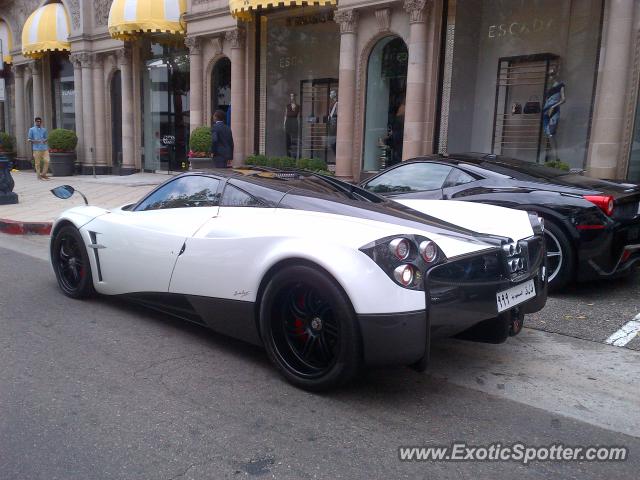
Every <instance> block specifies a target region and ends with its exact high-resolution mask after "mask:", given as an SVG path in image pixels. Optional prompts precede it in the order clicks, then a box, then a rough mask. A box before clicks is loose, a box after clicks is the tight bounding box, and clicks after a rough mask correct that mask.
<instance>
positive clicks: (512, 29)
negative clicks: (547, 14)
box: [488, 18, 553, 39]
mask: <svg viewBox="0 0 640 480" xmlns="http://www.w3.org/2000/svg"><path fill="white" fill-rule="evenodd" d="M552 26H553V19H552V18H548V19H542V18H534V19H533V20H532V21H525V22H510V23H499V24H496V25H490V26H489V33H488V37H489V38H490V39H493V38H502V37H507V36H510V37H522V36H525V35H530V34H532V33H540V32H545V31H547V30H550V29H551V27H552Z"/></svg>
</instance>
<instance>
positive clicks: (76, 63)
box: [69, 54, 84, 164]
mask: <svg viewBox="0 0 640 480" xmlns="http://www.w3.org/2000/svg"><path fill="white" fill-rule="evenodd" d="M69 59H70V60H71V63H72V64H73V100H74V111H75V115H76V135H77V136H78V146H77V147H76V158H77V163H78V164H82V162H83V159H84V121H83V116H82V64H81V62H80V56H79V55H77V54H73V55H71V56H70V58H69Z"/></svg>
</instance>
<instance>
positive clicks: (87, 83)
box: [79, 53, 96, 173]
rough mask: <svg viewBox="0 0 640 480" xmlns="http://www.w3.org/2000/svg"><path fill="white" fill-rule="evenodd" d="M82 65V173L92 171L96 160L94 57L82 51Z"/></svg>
mask: <svg viewBox="0 0 640 480" xmlns="http://www.w3.org/2000/svg"><path fill="white" fill-rule="evenodd" d="M79 57H80V65H81V67H82V119H83V120H84V129H83V130H84V131H83V133H84V138H83V142H82V143H83V144H84V159H83V161H84V163H83V171H82V173H89V172H91V171H92V166H93V162H94V160H95V156H94V155H95V141H96V137H95V129H94V122H93V119H94V116H93V98H92V95H91V92H93V82H92V72H91V66H92V64H93V58H92V56H91V55H90V54H88V53H82V54H80V55H79Z"/></svg>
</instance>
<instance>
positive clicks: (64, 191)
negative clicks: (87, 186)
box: [51, 185, 89, 205]
mask: <svg viewBox="0 0 640 480" xmlns="http://www.w3.org/2000/svg"><path fill="white" fill-rule="evenodd" d="M76 192H78V194H79V195H80V196H81V197H82V199H83V200H84V204H85V205H89V202H88V201H87V197H85V196H84V194H83V193H82V192H80V191H78V190H76V189H75V188H73V187H72V186H71V185H60V186H59V187H56V188H52V189H51V193H53V194H54V195H55V196H56V197H58V198H60V199H62V200H66V199H68V198H71V197H72V196H73V194H74V193H76Z"/></svg>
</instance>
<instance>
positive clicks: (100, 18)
mask: <svg viewBox="0 0 640 480" xmlns="http://www.w3.org/2000/svg"><path fill="white" fill-rule="evenodd" d="M111 3H112V0H93V12H94V15H95V22H96V26H98V27H104V26H105V25H107V23H109V9H110V8H111Z"/></svg>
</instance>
